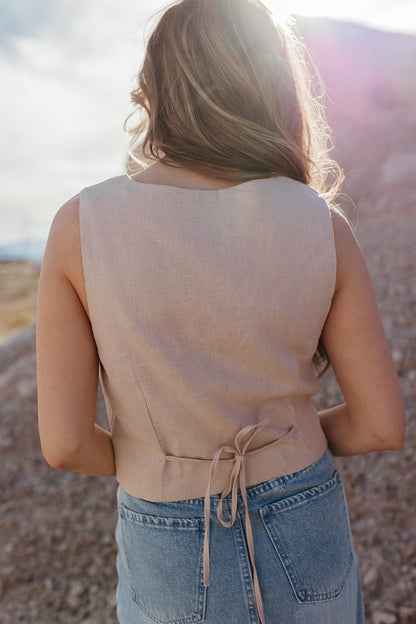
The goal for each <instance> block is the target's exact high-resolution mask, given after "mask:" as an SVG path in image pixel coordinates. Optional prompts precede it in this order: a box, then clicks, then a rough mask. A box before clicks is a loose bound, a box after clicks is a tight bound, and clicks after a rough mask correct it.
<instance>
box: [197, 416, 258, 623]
mask: <svg viewBox="0 0 416 624" xmlns="http://www.w3.org/2000/svg"><path fill="white" fill-rule="evenodd" d="M268 422H269V421H268V419H265V420H262V421H261V422H259V423H257V424H256V425H247V426H246V427H244V428H243V429H241V430H240V431H239V432H238V433H237V435H236V437H235V438H234V446H222V447H221V448H220V449H218V451H217V452H216V453H215V455H214V457H213V459H212V462H211V469H210V473H209V480H208V486H207V489H206V492H205V502H204V515H205V534H204V585H205V587H208V585H209V527H210V516H211V482H212V478H213V475H214V472H215V469H216V467H217V465H218V462H219V461H220V459H221V455H222V454H223V453H232V454H233V455H234V465H233V469H232V471H231V476H230V481H229V483H228V485H227V487H226V488H225V490H224V491H223V492H222V494H221V498H220V500H219V503H218V507H217V518H218V520H219V521H220V522H221V524H222V525H223V526H224V527H227V528H228V527H231V526H233V524H234V522H235V518H236V513H237V502H238V490H239V489H240V491H241V496H242V498H243V502H244V507H245V527H246V535H247V546H248V553H249V557H250V562H251V566H252V569H253V582H254V593H255V597H256V604H257V610H258V613H259V617H260V620H261V623H262V624H265V621H264V610H263V601H262V597H261V591H260V584H259V580H258V576H257V570H256V566H255V561H254V543H253V532H252V529H251V522H250V516H249V512H248V503H247V488H246V472H245V459H246V457H245V454H246V452H247V449H248V447H249V445H250V444H251V442H252V441H253V438H254V437H255V435H256V434H257V433H258V432H259V431H261V430H262V429H263V427H265V425H267V424H268ZM230 492H231V493H232V494H231V518H230V520H229V521H228V522H226V521H225V520H224V519H223V501H224V499H225V497H226V496H228V494H229V493H230Z"/></svg>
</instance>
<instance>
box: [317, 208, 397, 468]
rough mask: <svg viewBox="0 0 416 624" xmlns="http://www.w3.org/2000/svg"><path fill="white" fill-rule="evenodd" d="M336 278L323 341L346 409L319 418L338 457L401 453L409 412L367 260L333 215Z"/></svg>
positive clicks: (332, 410) (343, 223)
mask: <svg viewBox="0 0 416 624" xmlns="http://www.w3.org/2000/svg"><path fill="white" fill-rule="evenodd" d="M332 222H333V227H334V236H335V247H336V254H337V278H336V287H335V293H334V297H333V299H332V304H331V309H330V312H329V314H328V318H327V320H326V323H325V326H324V329H323V333H322V340H323V343H324V345H325V348H326V351H327V353H328V356H329V359H330V361H331V364H332V368H333V370H334V373H335V376H336V378H337V380H338V383H339V386H340V388H341V391H342V393H343V395H344V398H345V403H343V404H342V405H338V406H336V407H334V408H330V409H327V410H324V411H322V412H320V413H319V416H320V421H321V425H322V428H323V430H324V433H325V435H326V437H327V439H328V444H329V448H330V449H331V451H332V453H333V454H334V455H340V456H347V455H360V454H362V453H369V452H371V451H382V450H396V449H399V448H400V447H401V446H402V444H403V441H404V436H405V422H406V417H405V410H404V404H403V398H402V394H401V390H400V385H399V380H398V377H397V373H396V370H395V366H394V362H393V359H392V356H391V352H390V348H389V345H388V342H387V339H386V335H385V333H384V329H383V326H382V323H381V319H380V316H379V312H378V308H377V301H376V296H375V292H374V288H373V284H372V281H371V277H370V274H369V271H368V268H367V265H366V262H365V260H364V257H363V254H362V252H361V250H360V247H359V245H358V243H357V240H356V238H355V236H354V234H353V232H352V230H351V228H350V225H349V224H348V222H347V220H346V219H345V218H344V217H343V216H342V215H341V214H340V213H339V212H337V211H335V210H333V211H332Z"/></svg>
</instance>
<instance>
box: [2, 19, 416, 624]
mask: <svg viewBox="0 0 416 624" xmlns="http://www.w3.org/2000/svg"><path fill="white" fill-rule="evenodd" d="M304 32H305V38H306V37H307V38H308V40H310V43H311V46H312V47H314V50H315V55H319V64H320V68H321V71H322V73H323V74H324V77H325V79H326V81H327V84H328V92H329V94H330V95H331V99H332V104H331V108H330V109H329V110H328V118H329V119H330V120H331V121H332V123H333V125H334V127H335V135H336V137H337V150H338V153H339V157H340V160H341V162H342V164H343V165H344V166H345V168H346V171H347V173H348V174H349V175H348V186H347V188H346V192H347V193H349V195H350V196H351V197H352V199H353V200H354V202H355V204H356V207H357V211H358V236H359V240H360V243H361V246H362V248H363V251H364V254H365V256H366V258H367V260H368V264H369V268H370V271H371V274H372V277H373V280H374V284H375V287H376V291H377V295H378V300H379V306H380V312H381V315H382V319H383V323H384V326H385V330H386V333H387V336H388V339H389V343H390V346H391V349H392V352H393V357H394V360H395V362H396V365H397V370H398V373H399V378H400V381H401V384H402V390H403V395H404V397H405V402H406V408H407V417H408V433H407V440H406V442H405V445H404V447H403V448H402V449H401V450H400V451H397V452H385V453H372V454H370V455H367V456H362V457H355V458H351V459H348V460H347V459H345V460H342V461H339V466H340V469H341V471H342V475H343V478H344V483H345V488H346V492H347V498H348V501H349V505H350V514H351V521H352V529H353V534H354V539H355V544H356V549H357V552H358V555H359V559H360V563H361V570H362V576H363V584H364V594H365V603H366V611H367V616H368V622H369V624H415V622H416V604H415V595H416V523H415V512H416V494H415V486H414V484H415V482H416V457H415V453H414V447H415V443H416V348H415V345H416V341H415V338H416V327H415V323H414V319H415V318H416V280H415V267H416V245H415V240H416V207H415V201H414V198H415V196H416V175H415V174H416V169H415V152H414V145H416V123H415V122H416V117H415V115H416V113H415V110H414V97H413V95H414V93H415V92H414V90H413V89H414V77H413V74H411V73H410V72H409V71H408V68H410V66H411V62H414V51H415V47H414V45H415V44H414V39H413V38H408V37H400V36H395V35H386V34H382V33H376V32H373V31H369V30H368V29H361V28H360V27H357V26H350V25H339V24H333V23H330V22H321V21H319V22H310V21H308V23H307V26H306V23H305V26H304ZM409 55H413V56H411V57H410V58H409ZM0 396H1V403H0V417H1V418H0V427H1V429H0V432H1V435H0V453H1V459H2V468H3V469H2V471H1V472H0V518H1V531H0V574H1V576H0V622H1V623H2V624H16V623H17V622H23V623H25V624H32V623H33V624H55V623H56V624H60V623H62V624H80V623H82V624H110V623H114V622H115V621H116V620H115V608H114V605H115V583H116V573H115V553H116V551H115V543H114V539H113V531H114V526H115V521H116V510H115V498H114V493H115V487H116V484H115V482H114V480H112V479H101V478H100V479H93V478H89V477H84V476H81V475H77V474H74V473H65V472H56V471H53V470H52V469H51V468H49V467H48V466H47V464H46V463H45V462H44V460H43V459H42V455H41V452H40V448H39V442H38V434H37V423H36V386H35V345H34V330H33V327H29V328H28V329H25V330H23V331H22V332H21V333H19V334H18V335H17V336H13V337H11V338H10V339H9V340H7V341H6V342H4V343H3V344H2V345H1V346H0ZM340 400H341V396H340V393H339V390H338V388H337V385H336V382H335V380H334V378H333V377H332V376H331V375H327V376H326V377H325V378H324V380H323V383H322V390H321V392H320V394H319V396H318V397H317V399H316V403H317V406H318V407H319V408H324V407H326V406H328V405H333V404H334V403H336V402H338V401H340ZM97 414H98V419H99V420H101V422H102V420H103V405H102V401H101V400H100V401H99V404H98V408H97ZM333 624H337V623H335V622H334V623H333Z"/></svg>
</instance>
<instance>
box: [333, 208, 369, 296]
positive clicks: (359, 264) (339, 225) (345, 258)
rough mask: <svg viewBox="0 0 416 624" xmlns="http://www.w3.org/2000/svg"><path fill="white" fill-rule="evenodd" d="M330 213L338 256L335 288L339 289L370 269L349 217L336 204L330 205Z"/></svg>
mask: <svg viewBox="0 0 416 624" xmlns="http://www.w3.org/2000/svg"><path fill="white" fill-rule="evenodd" d="M330 214H331V220H332V226H333V230H334V241H335V251H336V256H337V280H336V287H335V290H338V289H339V288H340V287H341V286H342V285H343V284H344V283H345V281H346V280H348V279H351V277H352V276H353V275H354V274H357V273H358V274H363V273H364V274H367V273H368V269H367V264H366V261H365V259H364V255H363V253H362V251H361V248H360V245H359V243H358V240H357V237H356V234H355V232H354V230H353V228H352V226H351V224H350V222H349V221H348V219H347V217H346V216H345V215H344V214H343V213H342V212H341V210H339V209H338V208H337V207H335V206H331V207H330Z"/></svg>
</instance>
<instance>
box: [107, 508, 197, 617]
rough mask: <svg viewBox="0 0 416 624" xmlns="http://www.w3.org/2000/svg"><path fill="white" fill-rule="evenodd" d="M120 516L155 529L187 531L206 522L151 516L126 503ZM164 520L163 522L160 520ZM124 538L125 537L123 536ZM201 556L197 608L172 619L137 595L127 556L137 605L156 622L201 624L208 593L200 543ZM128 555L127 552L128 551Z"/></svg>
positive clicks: (132, 592) (133, 598)
mask: <svg viewBox="0 0 416 624" xmlns="http://www.w3.org/2000/svg"><path fill="white" fill-rule="evenodd" d="M119 513H120V517H124V519H125V520H127V521H131V522H133V523H135V524H139V525H141V526H151V527H152V528H154V529H163V530H172V529H175V530H176V529H179V530H186V531H197V532H198V531H199V529H200V528H201V526H202V525H203V523H204V520H203V518H169V517H165V516H150V515H146V514H140V513H137V512H134V511H132V510H131V509H129V508H128V507H126V506H125V505H123V504H121V505H120V506H119ZM160 521H163V522H160ZM166 521H173V522H175V523H176V522H179V523H182V525H177V526H173V525H172V524H167V523H166ZM122 535H123V531H122V530H121V537H122ZM122 539H123V538H122ZM199 551H200V552H199V557H198V566H197V569H198V571H199V573H198V579H197V590H196V592H195V594H196V602H197V605H196V610H194V611H193V612H192V613H191V614H190V615H189V616H178V617H174V618H171V619H161V618H160V617H159V616H157V615H155V614H154V613H152V612H150V611H149V610H148V609H147V607H146V606H145V605H144V604H143V602H142V601H141V600H140V598H139V596H138V595H137V593H136V591H135V589H134V586H133V582H132V573H131V566H130V562H129V557H127V570H128V575H129V584H130V590H131V597H132V600H133V601H134V602H135V603H136V604H137V606H138V607H139V608H140V609H141V610H142V611H143V612H144V613H145V614H146V615H147V616H148V617H149V618H150V619H152V620H153V621H154V622H157V623H158V624H200V623H202V622H204V621H205V609H206V594H207V588H206V587H204V585H203V551H202V545H201V544H200V545H199ZM126 555H127V552H126Z"/></svg>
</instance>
